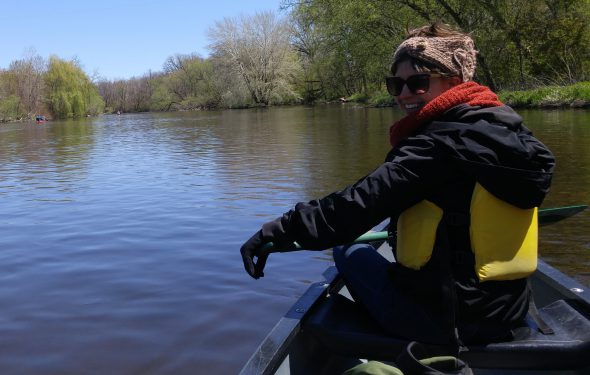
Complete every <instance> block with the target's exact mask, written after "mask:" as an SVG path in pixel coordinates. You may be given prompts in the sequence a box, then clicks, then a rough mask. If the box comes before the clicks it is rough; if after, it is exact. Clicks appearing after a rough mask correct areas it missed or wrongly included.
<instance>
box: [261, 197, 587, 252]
mask: <svg viewBox="0 0 590 375" xmlns="http://www.w3.org/2000/svg"><path fill="white" fill-rule="evenodd" d="M586 208H588V206H587V205H577V206H565V207H555V208H544V209H540V210H539V226H540V227H542V226H545V225H549V224H553V223H556V222H558V221H560V220H563V219H567V218H568V217H571V216H574V215H575V214H577V213H578V212H582V211H584V210H585V209H586ZM388 237H389V233H388V232H387V231H383V232H368V233H365V234H363V235H362V236H360V237H359V238H357V239H356V240H354V241H352V242H351V244H355V243H366V242H373V241H385V240H387V238H388ZM294 244H295V248H292V249H284V250H273V247H274V245H273V243H272V242H269V243H267V244H265V245H264V246H262V250H263V251H265V250H270V251H271V252H275V251H276V252H281V253H286V252H290V251H297V250H301V249H302V247H301V245H299V244H298V243H297V242H295V243H294Z"/></svg>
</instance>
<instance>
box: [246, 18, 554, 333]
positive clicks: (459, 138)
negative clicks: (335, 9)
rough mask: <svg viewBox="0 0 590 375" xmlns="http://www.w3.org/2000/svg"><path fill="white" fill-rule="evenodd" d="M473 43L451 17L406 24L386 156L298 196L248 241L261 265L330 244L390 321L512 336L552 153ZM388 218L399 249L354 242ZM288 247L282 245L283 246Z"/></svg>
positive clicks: (254, 267) (350, 277) (525, 300)
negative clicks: (482, 75) (496, 86)
mask: <svg viewBox="0 0 590 375" xmlns="http://www.w3.org/2000/svg"><path fill="white" fill-rule="evenodd" d="M476 54H477V51H476V49H475V45H474V42H473V40H472V39H471V37H470V36H469V35H466V34H465V33H462V32H460V31H459V30H456V29H453V28H451V27H450V26H448V25H445V24H440V23H437V24H433V25H428V26H424V27H421V28H418V29H415V30H412V31H410V32H409V33H408V35H407V38H406V39H405V40H404V41H403V42H402V43H401V44H400V45H399V47H398V48H397V49H396V51H395V53H394V55H393V63H392V65H391V74H392V76H391V77H387V78H386V84H387V89H388V91H389V92H390V93H391V95H393V96H394V97H395V99H396V101H397V103H398V105H399V106H400V108H401V109H402V110H403V111H404V112H405V117H403V118H402V119H401V120H399V121H397V122H396V123H394V124H393V125H392V127H391V128H390V133H389V141H390V143H391V147H392V148H391V151H390V152H389V153H388V155H387V157H386V159H385V162H384V163H383V164H382V165H380V166H379V167H378V168H376V169H375V170H374V171H372V172H371V173H369V174H368V175H366V176H365V177H363V178H361V179H360V180H359V181H357V182H356V183H354V184H352V185H350V186H348V187H346V188H344V189H343V190H341V191H338V192H335V193H332V194H330V195H328V196H326V197H324V198H321V199H317V200H312V201H310V202H302V203H298V204H297V205H295V207H294V208H293V209H292V210H290V211H288V212H286V213H285V214H284V215H282V216H281V217H279V218H277V219H276V220H274V221H271V222H268V223H266V224H264V225H262V228H261V230H259V231H258V232H257V233H256V234H254V235H253V236H252V237H251V238H250V239H249V240H248V241H247V242H246V243H244V245H243V246H242V247H241V249H240V251H241V255H242V259H243V262H244V267H245V269H246V271H247V272H248V274H250V276H252V277H254V278H256V279H257V278H259V277H262V276H263V275H264V273H263V270H264V266H265V263H266V259H267V257H268V254H269V252H272V250H267V249H262V246H263V245H264V244H266V243H268V242H272V243H273V244H274V245H275V249H288V248H290V247H291V248H292V243H293V242H294V241H296V242H297V243H298V244H300V245H301V246H302V248H304V249H310V250H314V249H326V248H329V247H332V246H336V247H335V248H334V260H335V263H336V267H337V268H338V271H339V273H340V274H341V275H342V277H343V279H344V281H345V283H346V285H347V287H348V289H349V290H350V292H351V294H352V295H353V297H354V299H355V301H358V302H360V303H361V304H363V305H364V306H365V307H366V309H367V310H368V312H369V313H370V315H371V316H372V317H373V318H374V319H375V320H376V321H377V322H378V323H379V324H380V325H381V326H382V328H383V329H384V330H385V331H386V332H387V333H389V334H391V335H395V336H398V337H402V338H407V339H410V340H417V341H422V342H426V343H434V344H448V343H455V344H456V343H459V344H461V343H475V342H491V341H500V340H508V339H510V337H511V329H512V328H514V327H515V326H517V325H519V324H521V323H522V321H523V320H524V318H525V315H526V314H527V311H528V306H529V299H530V291H529V288H528V283H527V279H528V276H529V275H530V274H531V273H532V272H533V271H534V270H535V268H536V265H537V207H539V206H540V205H541V203H542V201H543V199H544V197H545V195H546V194H547V192H548V190H549V186H550V183H551V177H552V173H553V168H554V165H555V162H554V158H553V155H552V154H551V152H550V151H549V150H548V149H547V147H546V146H545V145H543V144H542V143H541V142H540V141H539V140H537V139H536V138H534V137H533V135H532V133H531V131H530V130H529V129H527V128H526V127H525V126H524V125H523V121H522V118H521V117H520V116H519V115H518V114H517V113H516V112H515V111H514V110H513V109H511V108H510V107H508V106H506V105H504V104H503V103H502V102H500V100H499V99H498V96H497V95H496V94H495V93H493V92H492V91H491V90H490V89H489V88H488V87H485V86H482V85H480V84H478V83H476V82H474V81H473V76H474V73H475V68H476ZM386 218H390V222H389V230H390V232H391V233H392V235H395V234H396V236H395V237H394V238H393V240H392V241H391V243H392V248H393V250H394V255H395V258H396V262H389V261H388V260H386V259H385V258H384V257H382V256H381V255H380V254H378V253H377V252H376V251H375V249H374V248H373V247H372V246H370V245H367V244H355V245H349V246H338V245H342V244H346V243H350V242H351V241H353V240H354V239H355V238H357V237H358V236H360V235H362V234H363V233H365V232H367V231H368V230H370V229H372V228H373V227H374V226H376V225H378V224H379V223H381V222H382V221H384V220H385V219H386ZM275 251H278V250H275Z"/></svg>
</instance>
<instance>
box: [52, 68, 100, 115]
mask: <svg viewBox="0 0 590 375" xmlns="http://www.w3.org/2000/svg"><path fill="white" fill-rule="evenodd" d="M44 81H45V86H46V96H47V99H48V102H49V107H50V110H51V112H53V114H54V116H55V117H58V118H67V117H81V116H85V115H96V114H99V113H101V112H102V111H103V109H104V102H103V100H102V98H101V97H100V95H99V94H98V90H97V88H96V86H95V85H94V84H93V83H92V81H91V80H90V78H88V76H87V75H86V73H84V71H83V70H82V68H81V67H80V66H79V64H78V63H77V62H76V61H66V60H62V59H60V58H58V57H56V56H52V57H50V58H49V66H48V69H47V73H46V74H45V76H44Z"/></svg>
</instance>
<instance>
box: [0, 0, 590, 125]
mask: <svg viewBox="0 0 590 375" xmlns="http://www.w3.org/2000/svg"><path fill="white" fill-rule="evenodd" d="M281 10H282V12H283V13H284V14H285V15H284V16H280V15H278V14H277V13H275V12H271V11H267V12H259V13H256V14H254V15H251V16H240V17H235V18H224V19H223V20H219V21H217V22H215V23H214V25H213V26H212V27H211V28H210V29H209V32H208V38H209V41H210V44H209V49H210V52H211V53H210V56H209V57H207V58H204V57H201V56H199V55H198V54H195V53H189V54H175V55H172V56H170V57H168V58H167V59H166V60H165V61H164V63H163V66H162V71H159V72H151V71H150V72H147V73H145V74H143V75H142V76H139V77H133V78H130V79H119V80H107V79H102V78H92V79H91V78H89V77H88V75H87V74H86V73H84V71H83V70H82V68H81V64H80V63H79V62H78V61H76V60H70V61H66V60H63V59H60V58H59V57H57V56H51V57H50V58H49V59H48V60H47V61H46V60H45V59H43V58H42V57H40V56H38V55H36V54H35V53H34V52H31V51H30V52H28V53H27V54H26V55H25V57H24V58H23V59H20V60H15V61H13V62H12V63H11V64H10V66H9V67H8V68H7V69H0V121H6V120H8V119H18V118H31V117H32V116H34V115H35V114H38V113H41V112H47V113H51V115H52V116H54V117H56V118H68V117H81V116H87V115H96V114H99V113H102V112H105V111H106V112H110V113H114V112H144V111H182V110H200V109H214V108H246V107H252V106H267V105H275V104H287V103H300V102H313V101H316V100H327V101H329V100H334V99H337V98H341V97H354V96H357V97H369V96H374V95H377V96H378V95H385V96H386V95H387V94H386V91H385V87H384V84H383V81H384V80H383V77H384V76H385V75H387V74H388V67H389V62H390V59H391V56H392V54H393V48H394V46H395V45H397V44H398V43H399V42H401V40H402V39H403V38H404V35H405V31H406V30H407V29H409V28H412V27H417V26H422V25H424V24H427V23H430V22H432V21H434V20H444V21H445V22H446V23H449V24H451V25H454V26H457V27H459V28H461V29H462V30H463V31H466V32H469V33H471V35H472V36H473V38H474V39H475V42H476V47H477V48H478V51H479V53H478V69H477V72H476V80H478V81H479V82H481V83H483V84H486V85H488V86H490V87H491V88H492V89H495V90H517V89H526V88H533V87H538V86H543V85H564V84H570V83H575V82H579V81H587V80H589V79H590V22H588V21H590V3H589V2H588V1H587V0H568V1H563V0H468V1H460V0H388V1H384V0H354V1H353V0H306V1H300V0H283V1H282V3H281Z"/></svg>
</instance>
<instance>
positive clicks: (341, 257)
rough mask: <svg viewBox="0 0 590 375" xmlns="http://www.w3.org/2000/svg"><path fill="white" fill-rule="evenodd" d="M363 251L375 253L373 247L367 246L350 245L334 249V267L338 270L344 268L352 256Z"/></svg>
mask: <svg viewBox="0 0 590 375" xmlns="http://www.w3.org/2000/svg"><path fill="white" fill-rule="evenodd" d="M364 250H370V251H375V249H374V248H373V246H371V245H368V244H352V245H343V246H336V247H334V250H333V256H334V262H335V263H336V267H337V268H340V267H342V266H345V265H346V263H348V262H350V261H351V258H352V257H353V255H357V254H359V252H362V251H364Z"/></svg>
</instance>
